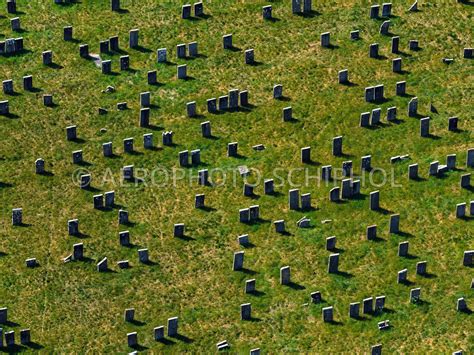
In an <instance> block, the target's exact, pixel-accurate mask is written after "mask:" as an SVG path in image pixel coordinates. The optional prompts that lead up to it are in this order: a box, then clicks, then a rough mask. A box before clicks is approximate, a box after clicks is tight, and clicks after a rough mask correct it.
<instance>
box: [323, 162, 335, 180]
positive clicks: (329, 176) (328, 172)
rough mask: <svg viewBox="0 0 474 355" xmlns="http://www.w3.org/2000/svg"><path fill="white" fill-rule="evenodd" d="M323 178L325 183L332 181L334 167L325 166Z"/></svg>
mask: <svg viewBox="0 0 474 355" xmlns="http://www.w3.org/2000/svg"><path fill="white" fill-rule="evenodd" d="M321 178H322V179H323V180H324V181H330V180H331V179H332V166H331V165H324V166H322V167H321Z"/></svg>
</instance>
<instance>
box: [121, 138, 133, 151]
mask: <svg viewBox="0 0 474 355" xmlns="http://www.w3.org/2000/svg"><path fill="white" fill-rule="evenodd" d="M123 151H124V152H125V153H133V138H125V139H124V140H123Z"/></svg>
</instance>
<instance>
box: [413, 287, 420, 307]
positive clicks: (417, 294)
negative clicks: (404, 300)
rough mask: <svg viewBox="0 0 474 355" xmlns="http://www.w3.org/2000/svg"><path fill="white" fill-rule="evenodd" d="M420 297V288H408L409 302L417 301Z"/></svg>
mask: <svg viewBox="0 0 474 355" xmlns="http://www.w3.org/2000/svg"><path fill="white" fill-rule="evenodd" d="M420 298H421V288H419V287H418V288H412V289H411V290H410V302H412V303H418V302H419V301H420Z"/></svg>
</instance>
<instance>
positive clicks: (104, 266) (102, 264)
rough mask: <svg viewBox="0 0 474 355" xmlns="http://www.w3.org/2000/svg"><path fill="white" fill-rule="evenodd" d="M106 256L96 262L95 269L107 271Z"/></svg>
mask: <svg viewBox="0 0 474 355" xmlns="http://www.w3.org/2000/svg"><path fill="white" fill-rule="evenodd" d="M107 269H108V267H107V258H103V259H102V260H101V261H99V262H98V263H97V271H98V272H105V271H107Z"/></svg>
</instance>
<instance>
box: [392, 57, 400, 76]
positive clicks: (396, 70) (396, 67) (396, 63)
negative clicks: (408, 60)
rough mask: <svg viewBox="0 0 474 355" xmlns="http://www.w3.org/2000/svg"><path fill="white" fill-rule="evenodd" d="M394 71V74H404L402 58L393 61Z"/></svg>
mask: <svg viewBox="0 0 474 355" xmlns="http://www.w3.org/2000/svg"><path fill="white" fill-rule="evenodd" d="M392 71H393V72H394V73H401V72H402V58H395V59H393V60H392Z"/></svg>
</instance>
